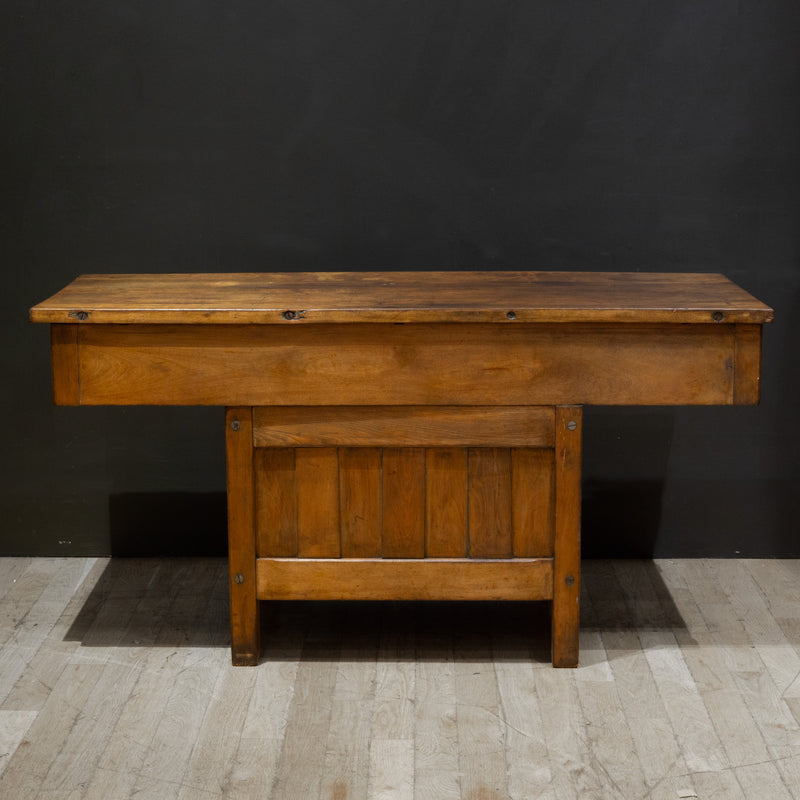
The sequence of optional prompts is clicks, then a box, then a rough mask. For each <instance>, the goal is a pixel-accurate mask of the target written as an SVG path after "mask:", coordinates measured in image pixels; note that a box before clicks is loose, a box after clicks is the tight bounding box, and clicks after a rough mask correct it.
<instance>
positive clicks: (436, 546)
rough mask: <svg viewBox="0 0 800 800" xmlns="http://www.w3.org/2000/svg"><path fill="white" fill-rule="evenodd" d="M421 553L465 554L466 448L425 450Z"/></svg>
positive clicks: (439, 555)
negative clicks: (423, 515)
mask: <svg viewBox="0 0 800 800" xmlns="http://www.w3.org/2000/svg"><path fill="white" fill-rule="evenodd" d="M425 460H426V469H425V472H426V492H425V519H426V526H425V555H426V556H427V557H428V558H463V557H464V556H466V555H467V450H466V448H464V447H431V448H428V449H427V450H426V451H425Z"/></svg>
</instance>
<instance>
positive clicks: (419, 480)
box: [381, 447, 425, 558]
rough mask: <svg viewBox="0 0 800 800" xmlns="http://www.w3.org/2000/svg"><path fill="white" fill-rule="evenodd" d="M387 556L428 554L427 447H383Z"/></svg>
mask: <svg viewBox="0 0 800 800" xmlns="http://www.w3.org/2000/svg"><path fill="white" fill-rule="evenodd" d="M382 539H383V542H382V548H381V549H382V554H383V557H384V558H424V556H425V450H424V449H423V448H421V447H385V448H384V450H383V531H382Z"/></svg>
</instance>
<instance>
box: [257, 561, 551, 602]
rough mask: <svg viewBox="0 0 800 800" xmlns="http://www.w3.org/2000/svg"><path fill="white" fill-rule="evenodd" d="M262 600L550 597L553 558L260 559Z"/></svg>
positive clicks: (530, 598) (541, 598)
mask: <svg viewBox="0 0 800 800" xmlns="http://www.w3.org/2000/svg"><path fill="white" fill-rule="evenodd" d="M256 594H257V596H258V599H259V600H551V599H552V598H553V560H552V559H551V558H514V559H470V558H435V559H434V558H426V559H400V558H397V559H392V558H358V559H350V558H331V559H327V558H326V559H317V558H259V559H258V560H257V561H256Z"/></svg>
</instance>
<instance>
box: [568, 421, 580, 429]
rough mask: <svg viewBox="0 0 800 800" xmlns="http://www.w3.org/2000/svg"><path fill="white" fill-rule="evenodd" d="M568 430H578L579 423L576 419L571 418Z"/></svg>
mask: <svg viewBox="0 0 800 800" xmlns="http://www.w3.org/2000/svg"><path fill="white" fill-rule="evenodd" d="M567 430H568V431H576V430H578V423H577V422H575V420H574V419H571V420H570V421H569V422H568V423H567Z"/></svg>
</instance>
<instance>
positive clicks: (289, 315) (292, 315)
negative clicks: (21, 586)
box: [283, 311, 297, 319]
mask: <svg viewBox="0 0 800 800" xmlns="http://www.w3.org/2000/svg"><path fill="white" fill-rule="evenodd" d="M283 318H284V319H296V318H297V312H295V311H284V312H283Z"/></svg>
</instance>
